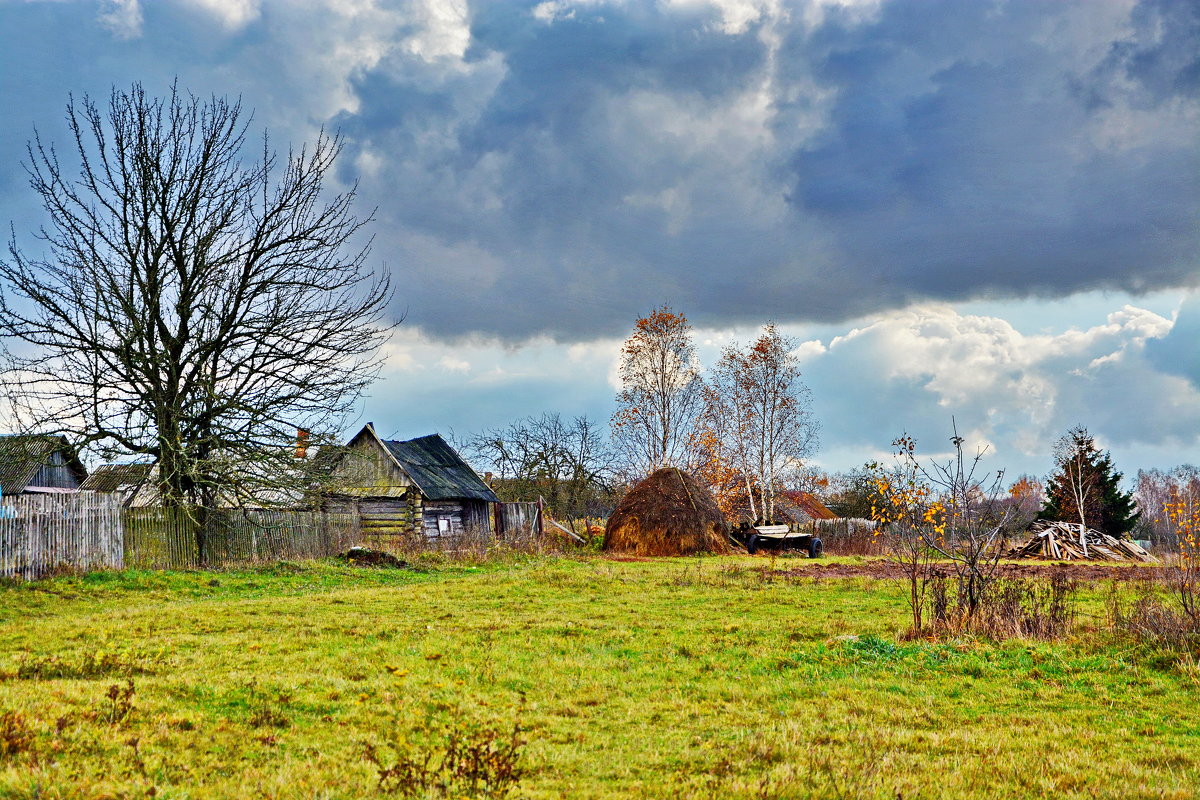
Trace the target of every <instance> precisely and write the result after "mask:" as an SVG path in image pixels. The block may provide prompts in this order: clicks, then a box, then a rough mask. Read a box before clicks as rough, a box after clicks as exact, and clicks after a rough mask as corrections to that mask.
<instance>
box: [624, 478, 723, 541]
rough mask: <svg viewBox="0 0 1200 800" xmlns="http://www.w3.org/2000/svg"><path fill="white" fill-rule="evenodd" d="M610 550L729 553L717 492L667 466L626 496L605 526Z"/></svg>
mask: <svg viewBox="0 0 1200 800" xmlns="http://www.w3.org/2000/svg"><path fill="white" fill-rule="evenodd" d="M604 549H605V550H606V551H608V552H612V553H632V554H633V555H639V556H682V555H688V554H691V553H728V552H730V550H731V548H730V545H729V525H728V523H726V522H725V517H724V516H723V515H722V514H721V511H720V509H719V508H717V501H716V498H714V497H713V495H712V492H710V491H709V490H708V489H707V488H705V487H704V486H703V485H701V483H700V482H699V481H697V480H696V479H695V478H693V477H692V476H691V475H689V474H687V473H686V472H683V471H682V470H678V469H675V468H674V467H666V468H664V469H660V470H658V471H656V472H654V473H653V474H652V475H651V476H650V477H648V478H646V479H645V480H644V481H642V482H641V483H639V484H638V485H637V486H634V487H633V488H632V489H630V490H629V493H628V494H626V495H625V497H624V498H622V499H621V502H620V504H618V505H617V510H616V511H614V512H613V515H612V516H611V517H609V519H608V526H607V527H606V528H605V529H604Z"/></svg>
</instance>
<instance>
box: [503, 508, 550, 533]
mask: <svg viewBox="0 0 1200 800" xmlns="http://www.w3.org/2000/svg"><path fill="white" fill-rule="evenodd" d="M541 523H542V504H541V503H496V535H497V536H499V537H500V538H501V539H507V538H521V537H528V536H532V535H534V534H535V533H540V532H541Z"/></svg>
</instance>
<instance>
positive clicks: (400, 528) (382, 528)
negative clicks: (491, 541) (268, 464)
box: [325, 423, 499, 538]
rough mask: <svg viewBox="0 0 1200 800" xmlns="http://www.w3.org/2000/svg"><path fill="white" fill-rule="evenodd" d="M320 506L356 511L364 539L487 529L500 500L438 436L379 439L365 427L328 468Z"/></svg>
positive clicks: (370, 426)
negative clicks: (324, 498) (494, 505)
mask: <svg viewBox="0 0 1200 800" xmlns="http://www.w3.org/2000/svg"><path fill="white" fill-rule="evenodd" d="M329 486H330V488H329V489H328V490H327V497H326V502H325V507H326V508H328V509H329V510H330V511H338V510H357V512H358V513H359V514H360V516H361V518H362V525H363V533H365V534H367V535H368V536H415V535H423V536H425V537H428V538H436V537H439V536H451V535H456V534H460V533H462V532H464V531H465V530H468V529H470V530H478V531H491V529H492V515H491V504H492V503H498V502H499V498H497V497H496V495H495V494H494V493H493V492H492V490H491V489H489V488H488V487H487V484H485V483H484V482H483V480H482V479H481V478H480V477H479V475H478V474H477V473H476V472H475V470H473V469H471V467H470V465H469V464H467V462H466V461H464V460H463V459H462V456H460V455H459V454H458V453H457V452H456V451H455V450H454V448H453V447H451V446H450V445H449V444H447V443H446V441H445V440H444V439H443V438H442V437H441V436H439V435H437V434H436V433H435V434H431V435H429V436H422V437H420V438H417V439H408V440H405V441H393V440H386V439H381V438H380V437H379V436H378V435H377V434H376V433H375V427H374V426H373V425H372V424H371V423H367V425H366V426H365V427H363V429H362V430H361V431H359V432H358V433H357V434H356V435H355V436H354V438H352V439H351V440H350V441H349V442H348V443H347V444H346V446H345V448H344V449H343V450H342V452H341V453H340V454H339V455H338V457H337V460H336V461H335V462H334V464H333V466H332V476H331V480H330V483H329Z"/></svg>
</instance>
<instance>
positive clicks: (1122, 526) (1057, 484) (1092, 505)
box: [1038, 425, 1140, 538]
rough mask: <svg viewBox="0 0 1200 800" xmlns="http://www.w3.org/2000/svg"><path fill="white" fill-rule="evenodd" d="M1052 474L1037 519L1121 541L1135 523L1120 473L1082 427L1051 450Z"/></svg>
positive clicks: (1128, 495)
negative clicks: (1082, 527)
mask: <svg viewBox="0 0 1200 800" xmlns="http://www.w3.org/2000/svg"><path fill="white" fill-rule="evenodd" d="M1054 461H1055V471H1054V473H1053V474H1052V475H1051V476H1050V477H1049V478H1048V479H1047V480H1046V504H1045V505H1044V506H1043V507H1042V511H1041V513H1040V514H1038V519H1041V520H1048V521H1057V522H1070V523H1082V524H1084V525H1087V526H1088V527H1089V528H1094V529H1095V530H1098V531H1100V532H1101V533H1107V534H1108V535H1109V536H1116V537H1118V538H1121V537H1124V536H1125V534H1127V533H1128V532H1129V531H1131V530H1132V529H1133V526H1134V525H1135V524H1136V523H1137V520H1138V517H1139V516H1140V515H1139V514H1138V513H1137V512H1136V510H1135V505H1134V500H1133V493H1132V492H1123V491H1121V477H1122V476H1121V473H1120V472H1117V471H1116V469H1115V467H1114V466H1113V462H1112V457H1111V456H1110V455H1109V454H1108V453H1107V452H1103V453H1102V452H1100V450H1099V449H1098V448H1097V447H1096V440H1095V437H1093V436H1092V435H1091V434H1090V433H1088V430H1087V428H1085V427H1083V426H1082V425H1079V426H1076V427H1074V428H1072V429H1071V430H1070V431H1068V432H1067V433H1066V435H1064V436H1063V437H1062V438H1060V439H1059V440H1058V442H1056V443H1055V446H1054Z"/></svg>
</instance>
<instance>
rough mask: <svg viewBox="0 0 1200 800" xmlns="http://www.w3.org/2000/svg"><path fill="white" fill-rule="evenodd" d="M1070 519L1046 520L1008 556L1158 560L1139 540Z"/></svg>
mask: <svg viewBox="0 0 1200 800" xmlns="http://www.w3.org/2000/svg"><path fill="white" fill-rule="evenodd" d="M1080 528H1082V526H1081V525H1078V524H1072V523H1069V522H1044V523H1040V524H1039V526H1038V527H1036V528H1034V530H1033V536H1031V537H1030V538H1029V540H1028V541H1027V542H1025V543H1024V544H1021V545H1017V546H1016V547H1014V548H1012V549H1011V550H1009V551H1008V552H1006V553H1005V554H1004V557H1005V558H1045V559H1051V560H1054V561H1144V562H1147V563H1150V562H1154V561H1157V560H1158V559H1156V558H1155V557H1154V556H1152V555H1150V554H1149V553H1147V552H1146V551H1145V550H1144V549H1142V548H1141V547H1140V546H1138V544H1137V543H1136V542H1132V541H1130V540H1128V539H1117V538H1115V537H1112V536H1109V535H1108V534H1105V533H1101V532H1100V531H1097V530H1092V529H1091V528H1083V533H1082V535H1081V534H1080Z"/></svg>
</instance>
